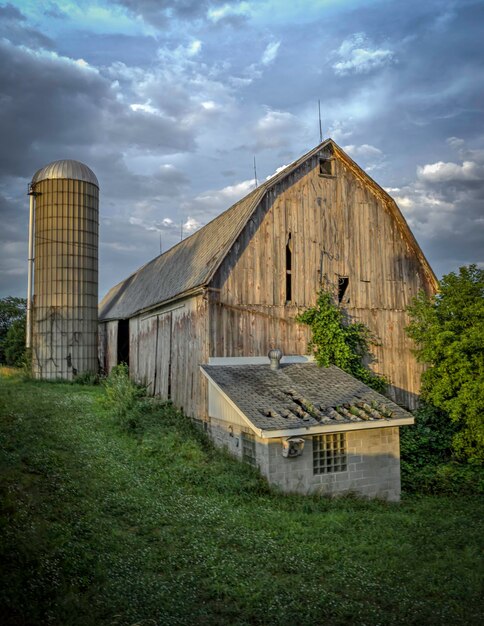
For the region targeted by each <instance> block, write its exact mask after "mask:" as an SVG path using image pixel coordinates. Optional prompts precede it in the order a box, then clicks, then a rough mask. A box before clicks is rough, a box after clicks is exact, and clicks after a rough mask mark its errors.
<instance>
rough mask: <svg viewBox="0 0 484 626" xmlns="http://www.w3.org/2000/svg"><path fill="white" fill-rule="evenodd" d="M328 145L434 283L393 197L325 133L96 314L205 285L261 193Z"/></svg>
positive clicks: (119, 315) (127, 311)
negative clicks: (379, 200)
mask: <svg viewBox="0 0 484 626" xmlns="http://www.w3.org/2000/svg"><path fill="white" fill-rule="evenodd" d="M327 146H331V147H332V148H333V151H334V153H335V155H337V156H339V158H341V159H342V160H343V161H344V162H345V163H346V165H347V166H349V167H350V169H351V170H352V171H353V173H355V175H356V176H357V177H358V178H360V179H362V180H363V181H366V182H368V183H369V184H370V185H371V187H372V188H373V190H374V191H375V192H376V193H377V194H378V195H380V196H383V198H384V200H385V201H386V204H387V206H388V208H389V210H390V211H391V212H392V214H393V216H394V217H395V219H396V221H397V223H398V225H399V227H400V229H401V231H402V233H403V235H404V236H405V237H406V238H407V241H408V242H409V244H410V246H411V247H412V248H413V250H414V252H415V253H416V254H417V256H418V258H419V260H420V262H421V263H422V265H423V267H424V268H425V270H426V271H427V273H428V275H429V276H430V278H431V280H432V281H433V282H434V283H435V284H437V279H436V277H435V274H434V273H433V271H432V268H431V267H430V264H429V263H428V261H427V259H426V258H425V256H424V254H423V252H422V250H421V248H420V246H419V245H418V243H417V241H416V239H415V237H414V236H413V233H412V232H411V230H410V228H409V226H408V224H407V223H406V221H405V218H404V217H403V215H402V213H401V212H400V210H399V208H398V206H397V204H396V202H395V201H394V200H393V198H392V197H391V196H390V195H389V194H388V192H387V191H385V190H384V189H383V188H382V187H380V185H378V183H376V182H375V181H374V180H373V179H372V178H371V177H370V176H369V175H368V174H367V173H366V172H365V171H364V170H363V169H362V168H361V167H360V166H359V165H358V164H357V163H356V162H355V161H353V159H351V157H349V156H348V155H347V154H346V152H344V150H342V149H341V148H340V147H339V146H338V145H337V144H336V142H335V141H334V140H333V139H331V138H328V139H325V140H324V141H323V142H321V143H319V144H318V145H317V146H315V147H314V148H312V149H311V150H309V151H308V152H306V153H305V154H304V155H302V156H301V157H299V158H298V159H296V160H295V161H293V162H292V163H291V164H289V165H288V166H287V167H285V168H284V169H283V170H281V171H280V172H278V173H277V174H275V175H273V176H271V177H270V178H269V179H267V180H265V181H264V182H263V183H261V184H260V185H259V186H258V187H257V188H255V189H254V190H252V191H251V192H250V193H248V194H247V195H246V196H244V197H243V198H241V199H240V200H238V201H237V202H235V203H234V204H233V205H231V206H230V207H229V208H228V209H226V210H225V211H223V212H222V213H220V214H219V215H217V216H216V217H214V218H213V219H212V220H211V221H210V222H208V223H207V224H205V225H204V226H203V227H202V228H200V229H199V230H197V231H196V232H194V233H193V234H192V235H190V236H189V237H187V238H186V239H183V240H182V241H180V242H179V243H177V244H175V245H174V246H172V247H171V248H169V249H168V250H167V251H166V252H164V253H163V254H161V255H158V256H157V257H155V258H154V259H151V260H150V261H148V262H147V263H145V264H144V265H142V266H141V267H140V268H138V269H137V270H136V271H135V272H133V273H132V274H130V275H129V276H128V277H127V278H125V279H124V280H122V281H121V282H119V283H117V284H116V285H115V286H114V287H112V288H111V289H110V290H109V291H108V293H107V294H106V295H105V296H104V298H103V299H102V300H101V302H100V304H99V319H100V320H104V321H107V320H110V319H126V318H128V317H131V316H132V315H134V314H136V313H141V312H143V311H146V310H148V309H151V308H153V307H154V306H156V305H159V304H162V303H164V302H168V301H172V300H174V299H178V298H180V297H182V296H183V295H184V294H187V293H190V292H192V291H193V290H194V289H195V288H197V287H202V286H204V285H207V284H208V283H209V282H210V281H211V280H212V278H213V276H214V275H215V272H216V271H217V270H218V268H219V267H220V265H221V264H222V262H223V260H224V259H225V257H226V256H227V254H228V252H229V251H230V249H231V247H232V246H233V244H234V242H235V241H236V239H237V237H238V236H239V235H240V233H241V232H242V230H243V228H244V227H245V225H246V224H247V222H248V220H249V219H250V217H251V215H252V213H253V212H254V210H255V209H256V207H257V206H258V205H259V203H260V202H261V200H262V199H263V198H264V196H265V194H266V193H267V192H268V191H269V190H270V189H272V188H273V187H274V186H275V185H276V184H277V183H279V182H280V181H281V180H283V179H284V178H286V176H288V175H289V174H291V173H292V172H294V171H295V170H296V169H297V168H298V167H299V166H300V165H302V164H303V163H304V162H305V161H306V160H307V159H309V158H310V157H312V156H314V155H315V154H317V153H318V152H319V151H320V150H322V149H323V148H325V147H327Z"/></svg>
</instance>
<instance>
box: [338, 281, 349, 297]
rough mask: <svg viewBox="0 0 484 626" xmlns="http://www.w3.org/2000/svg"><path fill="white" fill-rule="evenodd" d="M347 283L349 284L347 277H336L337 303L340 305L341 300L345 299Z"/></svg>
mask: <svg viewBox="0 0 484 626" xmlns="http://www.w3.org/2000/svg"><path fill="white" fill-rule="evenodd" d="M349 283H350V279H349V278H348V276H339V277H338V302H340V303H341V302H343V298H344V297H345V294H346V291H347V289H348V285H349ZM345 301H346V302H349V299H348V298H346V300H345Z"/></svg>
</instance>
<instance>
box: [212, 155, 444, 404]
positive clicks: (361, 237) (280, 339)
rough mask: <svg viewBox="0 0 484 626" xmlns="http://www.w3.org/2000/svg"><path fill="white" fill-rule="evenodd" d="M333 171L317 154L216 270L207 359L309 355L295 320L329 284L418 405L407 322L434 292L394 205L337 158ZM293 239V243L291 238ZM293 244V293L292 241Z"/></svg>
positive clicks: (281, 186) (269, 201) (305, 332)
mask: <svg viewBox="0 0 484 626" xmlns="http://www.w3.org/2000/svg"><path fill="white" fill-rule="evenodd" d="M333 168H334V170H333V171H334V176H324V175H320V173H319V160H318V157H317V156H315V157H314V158H312V159H309V160H308V161H307V162H306V163H304V164H303V165H302V166H301V167H300V168H298V169H297V170H296V171H295V172H293V173H292V174H291V175H290V176H288V177H287V178H286V179H285V180H283V181H281V182H280V183H278V184H277V185H275V187H274V188H273V189H272V190H271V191H270V192H268V194H267V195H266V197H265V198H264V200H263V201H262V202H261V204H260V206H259V207H258V208H257V209H256V211H255V213H254V214H253V216H252V218H251V219H250V221H249V223H248V224H247V226H246V227H245V229H244V231H243V232H242V233H241V235H240V236H239V238H238V240H237V241H236V242H235V244H234V245H233V246H232V249H231V251H230V253H229V255H228V256H227V257H226V259H225V261H224V262H223V264H222V265H221V267H220V268H219V270H218V272H217V274H216V276H215V278H214V281H213V284H212V287H213V291H212V292H211V296H210V307H211V311H210V356H242V355H244V356H260V355H265V354H267V352H268V350H269V349H270V348H272V347H280V348H281V349H282V350H283V351H284V353H286V354H304V353H306V351H307V341H308V339H309V329H308V328H307V327H303V326H301V325H298V324H296V323H295V322H294V317H295V316H296V315H297V313H298V312H299V311H302V310H304V308H306V307H308V306H312V305H314V304H315V301H316V294H317V292H318V290H319V289H320V288H321V287H322V286H324V287H325V288H327V289H330V290H332V291H333V292H334V293H335V295H337V294H338V288H339V279H340V278H342V277H346V278H348V286H347V289H346V292H345V294H344V296H343V298H342V304H343V306H344V307H345V309H346V310H347V312H348V314H349V315H350V317H351V318H352V319H354V320H358V321H361V322H364V323H365V324H366V325H367V326H368V327H369V328H370V329H371V331H372V332H373V333H374V335H375V336H376V337H377V339H378V342H379V345H378V346H376V347H375V348H374V350H373V352H374V356H375V358H376V360H375V362H374V363H373V364H372V368H373V369H374V370H375V371H376V372H379V373H382V374H385V375H386V376H387V377H388V378H389V379H390V381H391V384H392V386H391V389H390V395H391V397H392V399H394V400H395V401H396V402H398V403H400V404H403V405H404V406H407V407H410V408H413V407H414V406H415V404H416V399H417V395H416V394H418V392H419V387H420V375H421V372H422V366H421V365H420V364H418V363H417V362H416V360H415V358H414V356H413V354H412V352H411V347H412V346H411V343H410V341H409V339H408V338H407V337H406V335H405V332H404V327H405V326H406V324H407V323H408V319H407V316H406V313H405V309H406V307H407V306H408V305H409V304H410V302H411V300H412V298H413V297H414V296H415V295H416V294H417V293H418V291H419V289H424V290H425V291H426V292H427V293H431V292H432V291H433V278H432V277H431V275H429V274H428V273H426V270H425V268H424V265H423V264H422V262H421V260H420V259H419V258H418V255H417V253H416V251H415V249H414V248H413V247H412V245H411V243H410V241H409V239H408V236H407V235H406V234H405V233H404V232H403V229H402V227H401V226H400V225H399V224H398V221H397V219H396V218H395V215H394V214H393V213H392V211H391V205H390V201H389V200H388V199H387V198H386V197H385V195H384V194H383V193H379V192H378V191H377V190H375V187H373V186H372V185H370V184H369V183H367V182H364V181H363V180H362V179H361V178H360V177H358V176H357V175H355V172H354V171H353V169H352V168H351V167H350V165H348V163H347V162H346V161H343V160H340V159H339V158H338V157H336V158H335V159H334V161H333ZM289 235H290V240H289ZM288 245H290V247H291V248H292V254H291V263H290V273H291V277H290V279H289V280H290V282H291V294H290V301H286V300H288V294H287V280H288V278H287V276H288V265H287V252H286V251H287V246H288Z"/></svg>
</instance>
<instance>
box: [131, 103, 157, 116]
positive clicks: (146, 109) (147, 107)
mask: <svg viewBox="0 0 484 626" xmlns="http://www.w3.org/2000/svg"><path fill="white" fill-rule="evenodd" d="M150 102H151V100H148V102H145V103H144V104H141V103H135V104H130V105H129V108H130V109H131V110H132V111H143V113H152V114H153V115H157V114H158V115H159V113H160V111H159V110H158V109H156V108H155V107H152V106H151V104H150Z"/></svg>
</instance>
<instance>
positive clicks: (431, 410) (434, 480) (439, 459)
mask: <svg viewBox="0 0 484 626" xmlns="http://www.w3.org/2000/svg"><path fill="white" fill-rule="evenodd" d="M458 428H459V426H458V424H456V423H455V422H452V421H451V420H450V419H449V417H448V415H447V414H446V413H445V412H444V411H441V410H440V409H437V408H436V407H434V406H432V405H430V404H422V406H421V407H420V408H419V409H418V410H417V411H416V412H415V424H414V426H411V427H408V428H402V429H401V431H400V433H401V434H400V453H401V471H402V474H401V475H402V488H403V490H404V491H406V492H408V493H421V494H447V495H457V494H462V495H472V494H475V493H476V492H477V493H484V472H483V470H482V468H480V467H477V466H471V465H468V464H463V463H459V462H458V461H457V460H456V459H455V458H454V451H453V442H454V438H455V433H456V431H457V429H458Z"/></svg>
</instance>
